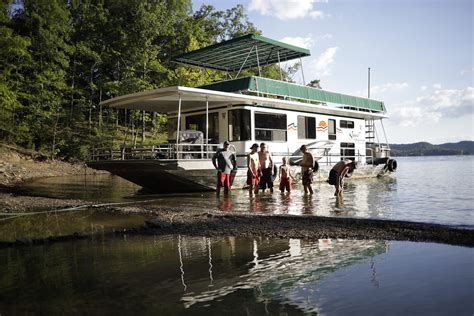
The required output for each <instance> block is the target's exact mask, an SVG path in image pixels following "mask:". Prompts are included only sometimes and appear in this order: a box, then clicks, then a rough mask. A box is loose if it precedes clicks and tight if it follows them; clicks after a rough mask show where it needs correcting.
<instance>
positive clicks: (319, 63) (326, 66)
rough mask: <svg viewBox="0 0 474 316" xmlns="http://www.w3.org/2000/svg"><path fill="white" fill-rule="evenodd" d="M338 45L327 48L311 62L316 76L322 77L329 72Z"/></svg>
mask: <svg viewBox="0 0 474 316" xmlns="http://www.w3.org/2000/svg"><path fill="white" fill-rule="evenodd" d="M338 50H339V47H329V48H327V49H326V50H325V51H324V52H323V53H322V54H321V55H320V56H319V57H318V58H316V61H315V63H314V64H311V66H310V67H311V68H314V70H315V75H316V76H317V77H319V78H320V77H324V76H328V75H330V74H331V66H332V64H333V63H334V57H335V56H336V53H337V51H338Z"/></svg>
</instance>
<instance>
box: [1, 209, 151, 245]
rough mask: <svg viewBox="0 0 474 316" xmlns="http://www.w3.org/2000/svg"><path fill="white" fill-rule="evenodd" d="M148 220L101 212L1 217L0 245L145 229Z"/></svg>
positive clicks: (85, 210)
mask: <svg viewBox="0 0 474 316" xmlns="http://www.w3.org/2000/svg"><path fill="white" fill-rule="evenodd" d="M147 219H148V217H146V216H144V215H137V214H112V213H104V212H101V211H99V210H97V209H81V210H76V211H70V212H47V213H44V214H36V215H33V216H29V215H26V216H13V215H12V214H9V215H7V216H2V217H0V241H15V240H16V239H18V238H22V237H24V238H31V239H35V238H47V237H50V236H66V235H72V234H74V233H83V234H101V233H106V232H109V231H113V230H120V231H122V230H124V229H127V228H132V227H139V226H142V225H143V224H144V222H145V220H147Z"/></svg>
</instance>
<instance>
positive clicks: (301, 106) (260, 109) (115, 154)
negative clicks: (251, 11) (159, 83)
mask: <svg viewBox="0 0 474 316" xmlns="http://www.w3.org/2000/svg"><path fill="white" fill-rule="evenodd" d="M306 56H310V52H309V50H307V49H304V48H301V47H296V46H292V45H289V44H286V43H283V42H279V41H275V40H272V39H269V38H266V37H263V36H259V35H254V34H249V35H245V36H242V37H238V38H235V39H231V40H228V41H224V42H221V43H218V44H215V45H212V46H208V47H205V48H202V49H199V50H196V51H192V52H189V53H186V54H183V55H180V56H177V57H176V58H175V59H174V61H175V62H177V63H182V64H187V65H193V66H197V67H203V68H208V69H214V70H220V71H224V72H226V73H227V75H228V78H229V79H228V80H225V81H219V82H214V83H211V84H207V85H204V86H199V87H183V86H174V87H167V88H160V89H156V90H152V91H144V92H138V93H133V94H129V95H124V96H119V97H116V98H113V99H110V100H106V101H103V102H102V105H103V106H108V107H110V108H115V109H130V110H144V111H150V112H158V113H162V114H166V115H167V117H168V142H167V143H166V144H156V145H154V146H148V147H143V146H130V147H122V148H105V149H104V148H98V149H95V150H94V152H93V155H92V159H91V160H90V161H89V162H88V165H89V166H90V167H92V168H95V169H101V170H107V171H109V172H111V173H112V174H115V175H118V176H120V177H123V178H125V179H127V180H129V181H131V182H134V183H136V184H138V185H140V186H142V187H144V188H146V189H149V190H151V191H154V192H161V193H170V192H196V191H203V190H215V187H216V171H215V169H214V167H213V165H212V160H211V159H212V156H213V155H214V154H215V152H216V151H217V150H218V149H219V148H221V147H222V143H223V142H224V141H225V140H228V141H230V143H231V150H233V151H234V152H235V155H236V157H237V170H236V172H235V177H233V181H234V183H233V188H234V189H235V188H243V187H244V186H245V180H246V172H247V161H246V156H247V154H248V152H249V151H250V150H249V148H250V147H251V145H252V144H253V143H261V142H265V143H266V144H267V146H268V149H269V150H270V152H271V153H272V156H273V161H274V162H275V164H280V163H281V161H282V157H284V156H286V157H289V158H290V164H291V165H292V167H291V168H292V170H293V174H294V175H295V178H296V179H298V178H300V176H301V172H300V167H299V166H298V160H299V159H301V153H300V152H299V148H300V146H301V145H303V144H306V145H307V146H308V147H309V149H310V151H311V152H312V153H313V155H314V157H315V160H316V161H317V162H318V166H317V167H316V168H315V169H318V170H317V171H316V170H315V171H316V172H315V180H316V181H326V179H327V178H328V173H329V170H330V169H331V167H332V166H333V165H334V164H335V163H337V162H338V161H340V160H341V159H351V160H356V161H357V162H358V163H359V166H360V167H359V168H358V169H356V170H355V172H354V173H353V174H352V175H351V176H352V177H353V178H361V177H375V176H381V175H384V174H388V173H391V172H393V171H395V170H396V167H397V163H396V161H395V160H393V159H391V158H390V148H389V145H388V142H387V140H386V136H385V131H384V129H383V123H382V120H383V119H385V118H387V117H388V116H387V111H386V108H385V105H384V103H383V102H382V101H378V100H374V99H369V98H362V97H357V96H350V95H346V94H341V93H335V92H330V91H326V90H323V89H319V88H314V87H310V86H306V85H300V84H295V83H291V82H286V81H283V80H273V79H268V78H264V77H262V76H261V75H259V76H245V77H240V76H239V75H240V74H241V73H242V71H243V70H245V69H249V68H256V69H258V71H259V74H260V73H261V72H260V69H261V67H262V66H265V65H271V64H276V63H278V64H279V63H281V62H285V61H289V60H294V59H301V58H303V57H306ZM376 126H377V128H376ZM379 126H381V130H382V131H383V135H379V133H378V132H377V131H378V130H379ZM381 136H383V137H384V140H383V141H382V139H381Z"/></svg>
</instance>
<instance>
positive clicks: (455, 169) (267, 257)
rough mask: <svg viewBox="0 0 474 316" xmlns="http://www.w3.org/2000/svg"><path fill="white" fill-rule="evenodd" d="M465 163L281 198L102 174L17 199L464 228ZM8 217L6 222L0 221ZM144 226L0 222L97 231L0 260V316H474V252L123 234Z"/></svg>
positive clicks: (92, 218)
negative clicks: (339, 193) (340, 191)
mask: <svg viewBox="0 0 474 316" xmlns="http://www.w3.org/2000/svg"><path fill="white" fill-rule="evenodd" d="M473 158H474V157H427V158H398V159H397V160H398V163H399V164H398V165H399V169H398V170H397V172H396V174H395V177H394V178H384V179H369V180H355V181H351V182H347V183H346V189H345V195H344V204H343V205H341V204H339V203H336V201H335V198H334V197H333V196H332V194H333V188H332V187H331V186H329V185H328V184H326V183H321V184H316V185H315V189H316V190H315V192H316V193H315V194H314V196H313V197H308V196H304V195H303V194H302V193H301V188H300V187H297V186H296V187H295V188H294V191H293V192H292V193H291V195H282V194H280V193H276V192H275V193H274V194H270V193H265V194H261V195H258V196H254V197H249V195H248V192H247V191H243V190H234V191H233V192H232V195H231V196H230V197H228V198H225V197H223V196H222V197H216V196H215V194H214V193H212V192H208V193H201V194H180V195H157V194H146V193H145V192H143V191H142V190H140V188H139V187H137V186H135V185H133V184H131V183H129V182H127V181H124V180H121V179H120V178H118V177H113V176H104V175H101V176H81V177H59V178H48V179H38V180H35V181H32V182H30V183H27V184H26V185H25V186H24V187H23V188H22V189H23V190H24V192H26V193H28V194H34V195H41V196H49V197H59V198H79V199H85V200H90V201H98V203H110V202H115V203H117V202H118V203H131V204H134V203H145V204H151V205H154V206H162V207H167V208H176V209H184V210H186V209H193V210H196V209H198V210H203V211H214V212H235V213H249V214H250V213H251V214H268V215H271V214H294V215H322V216H340V217H359V218H377V219H399V220H408V221H419V222H431V223H440V224H446V225H453V226H460V227H464V228H466V229H473V228H474V220H473V214H472V212H473V211H472V205H473V204H474V199H473V197H472V192H474V190H473V189H474V184H473V179H474V159H473ZM8 216H9V217H11V214H10V215H8ZM145 219H146V217H145V216H143V215H116V214H104V213H101V212H100V211H99V210H97V209H81V210H75V211H71V212H47V213H42V214H37V215H32V216H19V217H16V218H9V219H8V218H7V216H6V215H5V216H0V240H2V241H11V240H14V239H16V238H19V237H23V236H25V234H28V235H26V237H32V238H38V237H47V236H49V235H64V234H71V233H72V232H76V231H79V232H83V233H95V236H94V238H93V239H91V240H80V241H74V242H62V243H53V244H50V245H41V246H33V247H20V248H3V249H0V315H2V316H3V315H11V314H14V315H15V314H22V315H23V314H45V315H50V314H105V315H108V314H132V313H133V314H150V315H184V314H185V315H222V314H227V315H301V314H318V315H347V314H351V315H381V314H382V315H413V314H416V315H419V314H422V315H473V314H474V300H473V298H474V273H473V271H474V270H473V266H474V251H473V249H472V248H466V247H457V246H449V245H442V244H434V243H413V242H397V241H384V240H336V239H332V240H331V239H320V240H313V241H309V240H300V239H267V238H240V237H239V238H235V237H213V238H206V237H189V236H181V235H173V236H130V235H128V236H127V235H123V236H121V237H107V236H109V235H107V234H101V232H107V231H110V230H115V229H123V228H128V227H134V226H138V225H141V223H143V221H144V220H145Z"/></svg>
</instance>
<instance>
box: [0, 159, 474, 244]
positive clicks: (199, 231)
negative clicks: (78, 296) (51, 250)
mask: <svg viewBox="0 0 474 316" xmlns="http://www.w3.org/2000/svg"><path fill="white" fill-rule="evenodd" d="M84 170H85V171H84ZM84 172H88V171H87V170H86V169H84V166H83V165H77V164H76V165H72V164H68V163H65V162H39V161H34V159H31V158H28V157H25V155H22V154H19V153H15V152H12V151H7V154H5V150H4V151H3V154H2V155H1V156H0V209H1V212H2V213H9V214H15V213H22V212H32V211H44V210H51V211H54V210H58V209H63V208H68V207H75V206H83V205H89V206H91V207H94V208H96V209H98V210H100V211H103V212H113V213H123V214H125V213H140V214H146V215H148V216H149V217H150V220H149V221H147V222H146V223H144V225H143V226H140V227H136V228H134V229H128V230H127V231H126V232H124V231H123V230H119V231H111V232H108V233H107V234H109V235H117V234H157V235H164V234H186V235H193V236H264V237H269V238H304V239H320V238H341V239H377V240H404V241H424V242H439V243H446V244H452V245H462V246H468V247H473V246H474V230H468V229H456V228H452V227H448V226H442V225H432V224H423V223H412V222H403V221H387V220H370V219H353V218H332V217H319V216H291V215H250V214H244V215H242V214H226V213H220V212H217V211H216V212H202V211H193V210H189V209H187V210H177V209H165V208H159V207H151V206H148V205H146V204H145V205H140V204H136V205H134V206H133V207H132V206H118V205H116V204H113V205H108V206H107V205H102V206H98V205H97V203H95V202H91V201H81V200H60V199H51V198H44V197H32V196H24V195H21V193H19V192H18V191H17V190H16V189H15V185H17V184H19V183H21V182H22V181H25V180H28V179H31V178H34V177H39V176H54V175H68V174H83V173H84ZM90 172H93V171H90ZM92 237H93V236H90V235H83V234H80V233H74V234H71V235H68V236H50V237H47V238H42V239H35V240H32V239H28V238H23V239H22V238H20V239H19V240H17V241H15V242H0V247H12V246H13V247H15V246H25V245H34V244H44V243H51V242H58V241H67V240H75V239H84V238H92Z"/></svg>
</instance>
